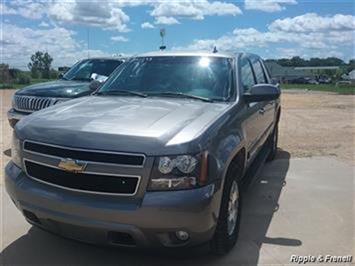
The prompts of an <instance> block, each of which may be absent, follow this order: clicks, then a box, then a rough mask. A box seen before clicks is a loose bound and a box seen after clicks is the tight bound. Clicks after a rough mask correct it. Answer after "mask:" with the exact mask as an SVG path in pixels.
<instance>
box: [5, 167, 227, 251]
mask: <svg viewBox="0 0 355 266" xmlns="http://www.w3.org/2000/svg"><path fill="white" fill-rule="evenodd" d="M5 185H6V190H7V192H8V194H9V195H10V197H11V199H12V200H13V201H14V203H15V205H16V206H17V208H18V209H19V210H20V211H22V213H23V214H24V215H25V217H26V219H27V221H28V222H30V223H32V224H34V225H36V226H39V227H41V228H43V229H45V230H47V231H51V232H54V233H57V234H60V235H62V236H64V237H68V238H72V239H76V240H79V241H84V242H89V243H95V244H104V245H120V246H135V247H148V246H152V247H154V246H155V247H159V246H165V247H177V246H193V245H198V244H201V243H204V242H207V241H208V240H210V239H211V238H212V236H213V234H214V230H215V226H216V222H217V217H218V211H219V202H220V191H221V190H220V189H216V185H214V184H211V185H208V186H206V187H203V188H200V189H194V190H185V191H167V192H146V193H145V195H144V197H143V198H141V199H130V198H128V197H125V198H122V197H119V196H107V195H93V194H85V193H80V192H73V191H67V190H63V189H60V188H56V187H53V186H50V185H46V184H42V183H39V182H37V181H35V180H32V179H30V178H29V177H27V176H26V175H25V173H24V172H23V171H21V169H19V168H18V167H17V166H16V165H14V164H13V163H12V162H10V163H9V164H8V165H7V166H6V168H5ZM33 215H34V216H33ZM179 230H183V231H185V232H188V234H189V239H188V240H187V241H181V240H178V239H177V238H176V235H175V232H176V231H179ZM122 236H124V237H123V238H124V239H126V240H127V239H128V238H130V241H128V242H124V241H122Z"/></svg>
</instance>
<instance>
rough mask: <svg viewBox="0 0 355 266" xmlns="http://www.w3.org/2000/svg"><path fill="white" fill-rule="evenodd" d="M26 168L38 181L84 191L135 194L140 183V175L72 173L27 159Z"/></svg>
mask: <svg viewBox="0 0 355 266" xmlns="http://www.w3.org/2000/svg"><path fill="white" fill-rule="evenodd" d="M25 168H26V172H27V174H28V175H29V176H30V177H32V178H34V179H36V180H37V181H40V182H44V183H48V184H51V185H56V186H59V187H63V188H67V189H71V190H78V191H83V192H92V193H105V194H116V195H117V194H125V195H134V194H135V193H136V191H137V187H138V183H139V177H126V176H110V175H105V174H93V173H70V172H66V171H63V170H60V169H57V168H54V167H50V166H45V165H42V164H37V163H34V162H31V161H27V160H25Z"/></svg>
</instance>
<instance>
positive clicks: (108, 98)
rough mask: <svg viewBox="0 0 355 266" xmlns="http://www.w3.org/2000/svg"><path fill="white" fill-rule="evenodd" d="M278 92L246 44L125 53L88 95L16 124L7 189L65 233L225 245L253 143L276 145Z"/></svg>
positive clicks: (31, 215) (120, 242)
mask: <svg viewBox="0 0 355 266" xmlns="http://www.w3.org/2000/svg"><path fill="white" fill-rule="evenodd" d="M279 98H280V89H279V88H278V87H277V86H275V85H272V84H271V80H270V77H269V75H268V71H267V69H266V68H265V66H264V63H263V61H262V60H261V59H260V57H258V56H256V55H252V54H244V53H241V54H226V53H206V52H152V53H147V54H143V55H139V56H136V57H134V58H132V59H130V60H129V61H127V62H125V63H123V64H122V66H121V67H119V68H118V69H116V70H115V72H114V73H113V74H112V75H111V76H110V78H109V79H108V80H107V81H106V82H105V84H104V85H103V86H102V87H101V88H100V89H99V90H98V91H97V92H96V93H95V94H94V95H91V96H87V97H83V98H78V99H74V100H72V101H69V102H65V103H62V104H60V105H57V106H52V107H49V108H46V109H44V110H41V111H38V112H36V113H34V114H31V115H29V116H27V117H26V118H24V119H22V120H21V121H20V122H19V123H17V125H16V127H15V130H14V134H13V146H12V161H11V162H9V164H8V165H7V166H6V169H5V184H6V189H7V192H8V194H9V195H10V197H11V199H12V200H13V202H14V203H15V205H16V206H17V208H18V209H19V210H20V211H21V212H22V213H23V215H24V216H25V218H26V220H27V221H28V222H29V223H31V224H33V225H35V226H38V227H40V228H42V229H45V230H47V231H51V232H54V233H57V234H60V235H62V236H65V237H69V238H73V239H77V240H80V241H85V242H91V243H96V244H108V245H117V246H129V247H150V246H160V247H181V246H194V245H198V244H201V243H207V242H209V243H210V246H211V248H212V250H213V251H214V252H216V253H217V254H223V253H226V252H228V251H229V250H230V249H231V248H232V247H233V246H234V244H235V243H236V240H237V237H238V234H239V226H238V225H239V220H240V207H241V194H240V184H241V182H242V179H243V177H244V173H245V172H246V170H247V169H248V168H249V167H250V165H251V163H252V162H253V160H254V159H255V158H256V155H257V154H258V153H259V151H260V150H261V149H262V148H263V150H265V147H267V148H269V150H270V152H269V157H268V159H269V160H271V159H273V157H274V156H275V154H276V149H277V134H278V121H279V118H280V99H279Z"/></svg>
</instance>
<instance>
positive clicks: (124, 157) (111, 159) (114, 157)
mask: <svg viewBox="0 0 355 266" xmlns="http://www.w3.org/2000/svg"><path fill="white" fill-rule="evenodd" d="M24 149H25V151H30V152H35V153H40V154H44V155H51V156H56V157H60V158H71V159H76V160H82V161H89V162H101V163H111V164H119V165H127V166H142V165H143V163H144V159H145V156H144V155H134V154H125V153H111V152H101V151H88V150H81V149H74V148H66V147H59V146H55V145H46V144H42V143H37V142H31V141H25V143H24Z"/></svg>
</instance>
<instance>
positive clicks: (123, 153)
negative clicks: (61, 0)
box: [22, 140, 147, 174]
mask: <svg viewBox="0 0 355 266" xmlns="http://www.w3.org/2000/svg"><path fill="white" fill-rule="evenodd" d="M26 143H35V144H41V145H46V146H49V147H55V148H61V149H67V150H74V151H83V152H95V153H103V154H117V155H133V156H142V157H143V162H142V164H141V165H129V164H118V163H108V162H97V161H87V162H89V163H94V164H96V165H114V166H121V167H127V168H143V167H144V165H145V162H146V159H147V157H146V155H145V154H143V153H127V152H112V151H102V150H91V149H81V148H72V147H65V146H60V145H55V144H48V143H43V142H38V141H32V140H30V141H29V140H25V141H23V143H22V150H23V151H25V152H28V153H31V154H35V155H40V156H44V157H49V158H53V159H59V160H60V159H63V157H59V156H55V155H50V154H45V153H39V152H35V151H31V150H28V149H26V148H25V144H26ZM102 174H103V173H102Z"/></svg>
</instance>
